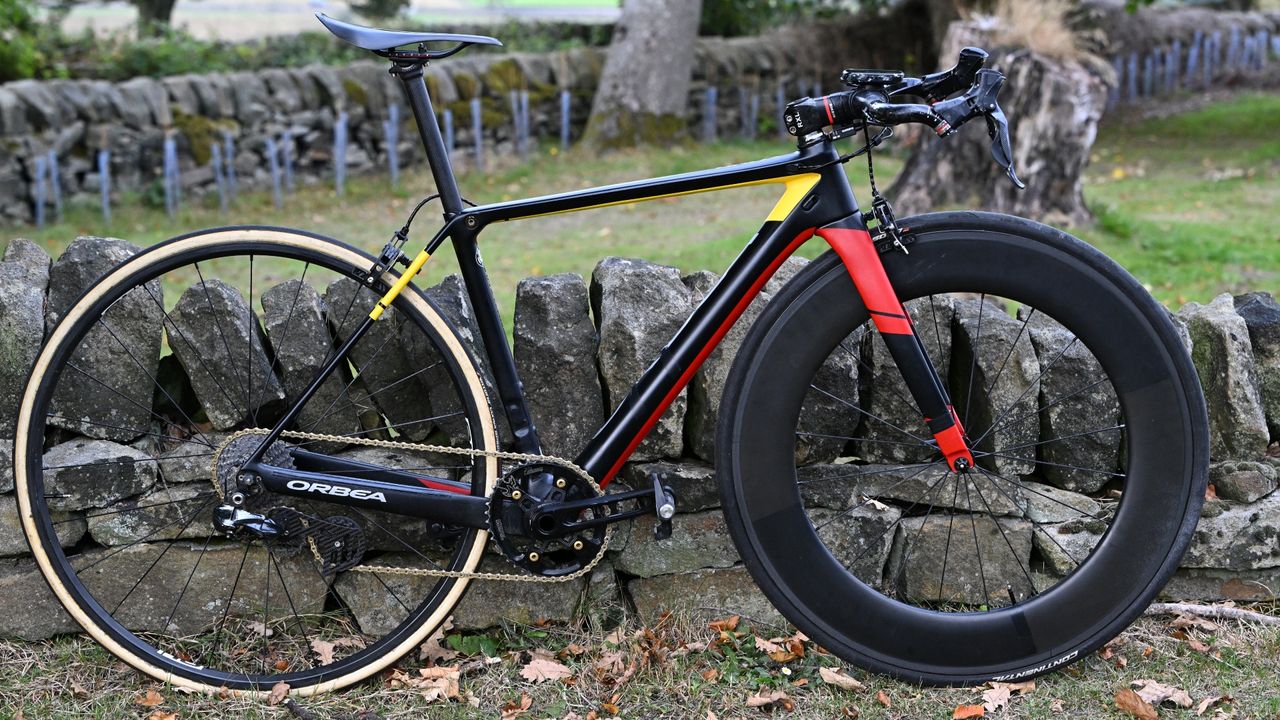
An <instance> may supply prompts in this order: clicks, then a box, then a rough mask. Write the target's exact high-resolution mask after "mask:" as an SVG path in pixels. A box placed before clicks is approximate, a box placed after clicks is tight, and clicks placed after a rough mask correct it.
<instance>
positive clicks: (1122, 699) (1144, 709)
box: [1116, 688, 1160, 720]
mask: <svg viewBox="0 0 1280 720" xmlns="http://www.w3.org/2000/svg"><path fill="white" fill-rule="evenodd" d="M1116 708H1117V709H1118V710H1120V712H1122V713H1125V714H1126V715H1129V716H1130V717H1136V718H1138V720H1157V718H1159V717H1160V715H1159V714H1157V713H1156V709H1155V708H1154V707H1153V706H1152V705H1151V703H1149V702H1147V701H1146V700H1143V699H1142V696H1141V695H1139V694H1138V693H1136V692H1134V691H1132V690H1130V689H1128V688H1125V689H1124V690H1121V691H1120V692H1118V693H1116Z"/></svg>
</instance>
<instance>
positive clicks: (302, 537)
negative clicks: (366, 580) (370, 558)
mask: <svg viewBox="0 0 1280 720" xmlns="http://www.w3.org/2000/svg"><path fill="white" fill-rule="evenodd" d="M213 526H214V528H215V529H216V530H218V531H219V532H222V533H225V534H226V535H227V536H228V537H246V536H248V537H256V538H257V539H260V540H261V541H262V543H263V544H264V545H266V546H267V547H268V548H269V549H270V550H271V551H272V552H278V553H282V554H285V555H292V554H294V553H297V552H298V551H300V550H303V549H304V548H307V549H309V550H310V551H311V552H312V553H313V554H315V556H316V558H317V559H318V560H319V562H320V572H321V574H323V575H325V576H333V575H336V574H338V573H340V572H343V571H344V570H349V569H351V568H353V567H355V566H356V565H359V564H360V562H361V561H362V560H363V559H364V554H365V551H366V550H367V549H368V542H367V540H366V539H365V535H364V531H363V530H362V529H361V528H360V525H359V524H358V523H357V522H356V521H354V520H352V519H351V518H348V517H343V516H341V515H335V516H332V517H327V518H321V517H316V516H314V515H308V514H306V513H302V512H298V511H297V510H294V509H293V508H289V507H273V508H271V509H270V510H268V511H267V512H266V514H261V515H260V514H258V513H254V512H250V511H248V510H244V509H242V508H238V507H236V506H235V505H231V504H223V505H219V506H218V507H217V508H216V509H215V510H214V518H213Z"/></svg>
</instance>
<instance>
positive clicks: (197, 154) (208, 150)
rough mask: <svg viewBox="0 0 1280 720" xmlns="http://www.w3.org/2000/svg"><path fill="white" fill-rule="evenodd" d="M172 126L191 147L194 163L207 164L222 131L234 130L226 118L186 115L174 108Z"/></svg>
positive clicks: (219, 140) (233, 125)
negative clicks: (216, 118) (217, 118)
mask: <svg viewBox="0 0 1280 720" xmlns="http://www.w3.org/2000/svg"><path fill="white" fill-rule="evenodd" d="M173 127H174V129H176V130H177V131H178V132H180V133H182V135H183V137H185V138H186V139H187V144H188V145H189V146H190V147H191V157H192V159H194V160H195V161H196V164H197V165H207V164H209V160H210V159H211V158H212V156H213V150H212V147H213V145H214V144H215V143H219V142H221V141H222V131H223V130H234V129H235V127H236V125H235V123H234V122H232V121H228V120H213V119H210V118H207V117H204V116H203V115H188V114H187V113H184V112H182V111H181V110H179V109H177V108H174V109H173Z"/></svg>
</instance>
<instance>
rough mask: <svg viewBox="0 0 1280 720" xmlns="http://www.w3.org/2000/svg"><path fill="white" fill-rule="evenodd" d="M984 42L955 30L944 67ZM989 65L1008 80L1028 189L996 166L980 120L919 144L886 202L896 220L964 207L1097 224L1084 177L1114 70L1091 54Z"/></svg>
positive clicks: (970, 31)
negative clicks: (1087, 199) (1017, 185)
mask: <svg viewBox="0 0 1280 720" xmlns="http://www.w3.org/2000/svg"><path fill="white" fill-rule="evenodd" d="M984 44H986V41H985V40H984V37H983V33H982V32H981V31H977V30H975V28H974V27H973V26H972V25H969V24H968V23H962V22H957V23H954V24H952V26H951V29H950V31H949V32H948V34H947V40H946V42H944V43H943V50H942V54H941V56H940V58H941V60H940V61H941V63H942V64H943V65H948V66H949V65H950V64H952V63H954V62H955V58H956V57H957V56H958V53H959V49H960V47H962V46H963V45H978V46H983V45H984ZM987 66H988V67H994V68H996V69H997V70H1000V71H1001V72H1003V73H1005V75H1006V76H1007V79H1006V81H1005V84H1004V87H1003V88H1002V89H1001V91H1000V106H1001V107H1002V108H1003V109H1004V111H1005V115H1007V116H1008V117H1009V129H1010V136H1011V140H1012V142H1013V156H1014V166H1015V168H1016V169H1017V171H1018V175H1019V176H1020V177H1021V178H1022V180H1023V181H1024V182H1025V183H1026V184H1027V188H1026V189H1025V190H1018V189H1016V188H1014V187H1013V185H1012V184H1011V183H1010V182H1009V180H1008V178H1006V177H1005V175H1004V171H1003V170H1001V169H1000V168H999V167H998V166H996V164H995V162H994V161H993V160H992V158H991V151H990V146H991V141H990V139H989V138H988V137H987V133H986V127H985V126H984V123H983V121H982V120H981V119H975V120H972V121H970V123H969V125H967V126H965V127H964V128H962V129H961V130H960V131H959V132H957V133H956V134H955V135H952V136H951V137H948V138H945V139H941V140H939V139H938V138H934V137H933V136H932V135H931V134H926V135H927V136H926V137H923V138H922V139H921V140H920V144H919V146H918V147H917V148H916V150H915V152H914V153H913V154H912V155H911V157H910V158H909V159H908V160H907V164H906V166H905V167H904V168H903V170H902V174H900V175H899V176H898V179H897V180H896V181H895V182H894V184H893V187H892V189H891V190H890V192H889V193H888V194H887V195H888V198H889V199H890V201H892V202H893V204H894V209H895V210H897V212H898V215H899V217H905V216H906V215H911V214H916V213H921V212H927V211H928V210H930V209H931V208H933V207H935V206H938V205H965V206H977V207H980V208H983V209H987V210H996V211H999V212H1006V213H1011V214H1014V215H1022V216H1024V217H1029V218H1033V219H1036V220H1042V221H1044V222H1048V223H1051V224H1060V225H1084V224H1088V223H1090V222H1092V220H1093V215H1092V213H1090V212H1089V209H1088V207H1086V206H1085V202H1084V194H1083V190H1082V186H1081V176H1082V173H1083V171H1084V168H1085V165H1086V164H1087V163H1088V161H1089V151H1090V149H1091V148H1092V147H1093V141H1094V139H1095V138H1096V137H1097V132H1098V120H1099V118H1101V117H1102V111H1103V109H1104V106H1105V104H1106V99H1107V89H1108V86H1109V84H1112V83H1114V77H1113V76H1112V74H1111V71H1110V69H1109V68H1108V67H1107V66H1106V64H1105V63H1104V62H1103V61H1101V60H1099V59H1097V58H1095V57H1093V56H1089V55H1081V56H1080V57H1079V58H1076V59H1065V60H1057V59H1051V58H1048V57H1045V56H1043V55H1040V54H1038V53H1036V52H1034V51H1032V50H1028V49H1022V48H1015V49H1009V48H1004V49H994V50H992V51H991V59H990V60H988V61H987Z"/></svg>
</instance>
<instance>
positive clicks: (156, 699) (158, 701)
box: [133, 688, 164, 707]
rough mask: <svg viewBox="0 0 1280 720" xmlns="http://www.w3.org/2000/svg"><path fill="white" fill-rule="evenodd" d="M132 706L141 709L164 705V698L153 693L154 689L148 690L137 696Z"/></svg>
mask: <svg viewBox="0 0 1280 720" xmlns="http://www.w3.org/2000/svg"><path fill="white" fill-rule="evenodd" d="M133 704H134V705H141V706H142V707H156V706H158V705H163V704H164V696H163V695H161V694H160V693H158V692H156V691H155V688H148V689H147V691H146V692H145V693H143V694H142V695H139V696H138V697H137V698H136V699H135V700H134V701H133Z"/></svg>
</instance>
